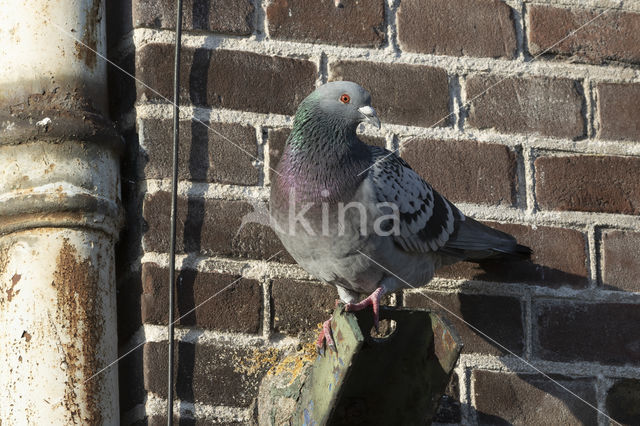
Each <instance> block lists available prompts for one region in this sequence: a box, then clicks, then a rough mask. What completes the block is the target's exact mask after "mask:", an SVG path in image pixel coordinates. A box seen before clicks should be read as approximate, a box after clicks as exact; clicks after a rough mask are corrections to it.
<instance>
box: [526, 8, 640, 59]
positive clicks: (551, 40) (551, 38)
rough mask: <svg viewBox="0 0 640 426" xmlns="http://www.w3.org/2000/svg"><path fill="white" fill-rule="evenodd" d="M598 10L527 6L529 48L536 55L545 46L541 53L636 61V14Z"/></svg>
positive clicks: (639, 48)
mask: <svg viewBox="0 0 640 426" xmlns="http://www.w3.org/2000/svg"><path fill="white" fill-rule="evenodd" d="M602 12H603V11H602V10H598V9H594V10H585V9H577V8H575V9H567V8H559V7H552V6H543V5H531V6H530V7H529V8H528V13H527V17H528V22H527V28H528V35H527V39H528V40H529V51H530V52H531V54H532V55H538V54H541V53H542V52H544V51H545V50H547V49H548V50H547V52H545V55H559V56H565V57H566V56H569V57H571V60H572V61H581V62H591V63H596V64H599V63H602V62H603V61H606V60H614V61H624V62H632V63H638V62H640V14H638V13H632V12H625V11H620V10H608V11H606V12H605V13H604V14H602V15H601V13H602ZM569 34H571V36H570V37H567V35H569ZM560 40H562V41H560ZM558 41H560V42H559V43H558Z"/></svg>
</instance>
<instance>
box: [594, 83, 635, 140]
mask: <svg viewBox="0 0 640 426" xmlns="http://www.w3.org/2000/svg"><path fill="white" fill-rule="evenodd" d="M597 90H598V112H599V121H600V129H599V131H598V138H600V139H622V140H634V141H638V140H640V124H639V122H640V120H638V117H640V103H639V102H638V99H640V84H613V83H600V84H598V85H597Z"/></svg>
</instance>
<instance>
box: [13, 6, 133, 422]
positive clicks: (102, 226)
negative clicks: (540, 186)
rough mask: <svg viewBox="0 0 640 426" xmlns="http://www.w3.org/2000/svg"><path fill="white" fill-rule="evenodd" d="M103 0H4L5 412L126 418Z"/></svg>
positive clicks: (116, 144) (117, 142)
mask: <svg viewBox="0 0 640 426" xmlns="http://www.w3.org/2000/svg"><path fill="white" fill-rule="evenodd" d="M104 7H105V4H104V2H103V1H101V0H95V1H91V0H84V1H83V0H58V1H54V0H29V1H15V0H0V424H2V425H4V424H11V425H13V424H38V425H40V424H56V425H67V424H83V425H84V424H118V421H119V407H118V379H117V366H114V367H111V368H109V369H107V370H105V371H104V372H102V373H100V374H98V375H96V376H95V377H92V376H93V375H94V374H96V373H98V372H99V371H100V370H101V369H102V368H104V367H106V366H107V365H108V364H110V363H111V362H112V361H114V360H115V359H116V358H117V327H116V325H117V324H116V299H115V262H114V244H115V241H116V238H117V235H118V229H119V225H120V217H121V213H120V174H119V150H120V149H121V148H122V147H121V145H122V141H121V139H120V138H119V136H118V135H117V133H116V132H115V130H114V129H113V127H112V125H111V124H110V122H109V120H108V112H107V78H106V64H105V61H104V60H102V59H101V58H100V57H99V56H97V55H96V54H95V53H93V52H91V51H90V50H88V49H86V48H85V47H83V46H82V45H81V44H78V43H76V41H75V40H74V39H73V38H72V37H75V38H77V39H79V40H81V41H82V42H83V43H85V44H86V45H88V46H90V47H91V48H92V49H95V50H97V51H98V52H100V53H101V54H105V52H106V46H105V44H106V37H105V13H104V12H105V9H104Z"/></svg>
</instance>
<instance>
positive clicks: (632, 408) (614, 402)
mask: <svg viewBox="0 0 640 426" xmlns="http://www.w3.org/2000/svg"><path fill="white" fill-rule="evenodd" d="M605 404H606V407H607V414H608V415H610V416H611V417H612V418H613V419H614V420H615V421H617V422H619V423H620V424H623V425H629V426H630V425H638V424H640V380H638V379H621V380H618V381H617V382H616V383H615V384H614V385H613V386H611V387H610V388H609V390H608V391H607V398H606V401H605Z"/></svg>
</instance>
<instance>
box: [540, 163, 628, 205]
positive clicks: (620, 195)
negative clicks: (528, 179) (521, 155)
mask: <svg viewBox="0 0 640 426" xmlns="http://www.w3.org/2000/svg"><path fill="white" fill-rule="evenodd" d="M535 169H536V198H537V202H538V205H539V206H540V207H541V208H543V209H545V210H577V211H584V212H602V213H622V214H634V215H637V214H639V213H640V185H638V180H637V179H633V178H631V177H633V176H636V177H637V176H640V158H632V157H606V156H588V155H573V156H561V157H540V158H538V159H536V161H535Z"/></svg>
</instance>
